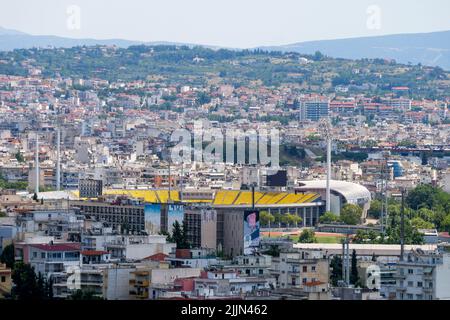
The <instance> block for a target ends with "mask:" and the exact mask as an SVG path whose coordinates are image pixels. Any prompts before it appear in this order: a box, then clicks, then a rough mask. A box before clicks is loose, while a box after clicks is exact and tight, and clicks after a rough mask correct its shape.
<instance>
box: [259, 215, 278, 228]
mask: <svg viewBox="0 0 450 320" xmlns="http://www.w3.org/2000/svg"><path fill="white" fill-rule="evenodd" d="M259 219H260V221H261V224H262V225H263V226H269V227H270V226H271V224H272V223H274V222H275V217H274V216H273V214H271V213H269V212H268V211H261V213H260V214H259Z"/></svg>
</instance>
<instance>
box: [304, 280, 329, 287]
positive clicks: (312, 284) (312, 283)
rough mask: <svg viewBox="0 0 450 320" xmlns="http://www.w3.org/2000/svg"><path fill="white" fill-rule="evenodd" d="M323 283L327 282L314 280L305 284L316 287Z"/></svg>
mask: <svg viewBox="0 0 450 320" xmlns="http://www.w3.org/2000/svg"><path fill="white" fill-rule="evenodd" d="M321 284H325V282H322V281H312V282H306V283H305V284H304V285H305V286H307V287H315V286H320V285H321Z"/></svg>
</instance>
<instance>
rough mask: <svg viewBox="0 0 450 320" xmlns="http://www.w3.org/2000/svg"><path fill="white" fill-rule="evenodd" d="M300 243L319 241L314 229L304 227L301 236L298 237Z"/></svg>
mask: <svg viewBox="0 0 450 320" xmlns="http://www.w3.org/2000/svg"><path fill="white" fill-rule="evenodd" d="M298 242H299V243H315V242H317V240H316V236H315V233H314V231H313V230H311V229H304V230H303V231H302V233H300V236H299V237H298Z"/></svg>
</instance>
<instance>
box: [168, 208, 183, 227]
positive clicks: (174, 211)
mask: <svg viewBox="0 0 450 320" xmlns="http://www.w3.org/2000/svg"><path fill="white" fill-rule="evenodd" d="M183 220H184V207H183V205H180V204H168V205H167V231H168V232H169V233H170V234H172V229H173V224H174V222H175V221H178V223H179V224H180V225H182V224H183Z"/></svg>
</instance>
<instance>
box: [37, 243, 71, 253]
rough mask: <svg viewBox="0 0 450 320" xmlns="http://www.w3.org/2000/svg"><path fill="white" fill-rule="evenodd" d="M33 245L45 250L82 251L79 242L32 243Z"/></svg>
mask: <svg viewBox="0 0 450 320" xmlns="http://www.w3.org/2000/svg"><path fill="white" fill-rule="evenodd" d="M31 247H33V248H36V249H39V250H44V251H80V244H78V243H59V244H32V245H31Z"/></svg>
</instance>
